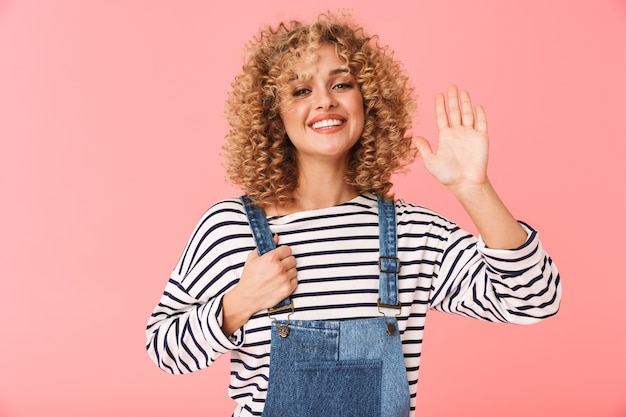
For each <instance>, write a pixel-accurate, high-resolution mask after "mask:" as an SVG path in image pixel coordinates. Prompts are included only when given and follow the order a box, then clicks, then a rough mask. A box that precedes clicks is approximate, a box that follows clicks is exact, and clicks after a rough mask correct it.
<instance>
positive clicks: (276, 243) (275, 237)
mask: <svg viewBox="0 0 626 417" xmlns="http://www.w3.org/2000/svg"><path fill="white" fill-rule="evenodd" d="M274 244H275V245H276V246H278V233H274Z"/></svg>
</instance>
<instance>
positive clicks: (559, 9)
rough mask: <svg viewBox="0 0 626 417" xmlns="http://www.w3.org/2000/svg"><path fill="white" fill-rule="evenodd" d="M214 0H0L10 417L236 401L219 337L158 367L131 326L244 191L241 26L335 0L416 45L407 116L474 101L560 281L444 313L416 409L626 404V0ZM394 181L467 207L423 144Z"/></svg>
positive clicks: (4, 339)
mask: <svg viewBox="0 0 626 417" xmlns="http://www.w3.org/2000/svg"><path fill="white" fill-rule="evenodd" d="M212 3H215V2H213V1H180V2H174V1H165V0H157V1H155V0H111V1H80V0H57V1H54V2H52V1H43V0H42V1H33V0H30V1H29V0H21V1H17V0H13V1H11V0H9V1H5V2H1V1H0V138H1V144H2V148H1V151H0V188H1V189H0V195H1V196H2V197H1V198H2V204H1V209H0V210H1V216H0V222H1V224H0V230H1V233H2V239H1V243H0V245H2V246H1V247H0V265H2V268H3V270H4V272H3V273H2V278H1V280H2V281H1V282H2V286H1V287H0V289H1V290H2V296H1V301H0V415H3V416H9V417H35V416H37V417H39V416H46V417H55V416H59V417H60V416H63V417H79V416H80V417H83V416H90V417H99V416H155V417H158V416H170V415H180V416H187V417H193V416H229V415H230V413H231V411H232V408H233V405H232V402H231V401H230V399H229V398H228V395H227V389H226V386H227V384H228V361H227V358H226V357H225V358H222V359H221V360H220V361H218V362H217V363H216V364H215V365H214V366H213V367H212V368H210V369H208V370H204V371H201V372H198V373H195V374H192V375H185V376H170V375H167V374H165V373H163V372H162V371H160V370H158V369H157V368H156V367H155V366H154V365H153V364H152V362H150V361H149V359H148V357H147V355H146V353H145V349H144V343H145V336H144V327H145V324H146V321H147V318H148V315H149V314H150V312H151V310H152V308H153V306H154V305H155V304H156V302H157V301H158V299H159V296H160V293H161V291H162V290H163V288H164V285H165V282H166V280H167V278H168V276H169V272H170V270H171V269H172V268H173V266H174V264H175V262H176V261H177V258H178V256H179V254H180V253H181V251H182V249H183V246H184V244H185V242H186V240H187V238H188V236H189V234H190V232H191V230H192V228H193V226H194V225H195V223H196V221H197V220H198V218H199V217H200V215H201V214H202V213H203V211H204V210H205V209H206V208H207V207H208V206H209V205H210V204H212V203H213V202H215V201H216V200H218V199H221V198H224V197H230V196H235V195H238V194H239V192H238V191H237V190H235V189H233V188H230V187H229V186H228V185H226V184H225V182H224V180H223V176H224V174H223V170H222V168H221V165H220V164H221V160H220V158H219V155H218V154H219V152H220V146H221V143H222V138H223V135H224V131H225V123H224V120H223V118H222V104H223V101H224V99H225V94H226V91H227V90H228V88H229V85H230V83H231V81H232V79H233V77H234V75H235V73H236V72H238V70H239V67H240V64H241V48H242V46H243V44H244V43H245V42H246V41H247V40H248V39H249V38H250V37H251V36H252V35H253V34H254V33H255V32H256V30H257V28H258V27H259V25H261V24H264V23H274V22H277V21H278V20H280V19H284V18H292V17H298V18H302V17H304V18H308V17H311V16H314V15H316V14H317V13H318V12H320V11H324V10H326V9H328V8H332V9H336V8H338V7H340V8H352V9H353V13H354V16H355V17H356V19H357V20H359V21H361V22H362V23H363V24H364V25H365V26H366V27H367V28H368V29H369V30H370V31H371V32H374V33H378V34H379V35H380V37H381V40H382V42H383V43H386V44H389V45H391V46H392V47H393V48H394V49H395V50H396V55H397V56H398V57H399V58H400V59H402V60H403V61H404V62H405V64H406V68H407V70H408V71H409V73H410V75H411V77H412V80H413V83H414V84H415V86H416V88H417V91H418V93H419V104H420V114H419V115H418V117H417V118H416V127H415V132H416V133H418V134H420V135H424V136H426V137H429V138H433V135H434V133H435V124H434V120H433V109H432V102H433V97H434V95H435V93H436V92H437V91H441V90H443V89H445V88H446V86H447V85H448V84H449V83H458V84H459V85H460V86H461V87H463V88H467V89H469V90H470V91H471V92H472V94H473V97H474V99H475V100H476V102H479V103H482V104H483V105H484V106H485V107H486V109H487V113H488V116H489V121H490V134H491V138H492V143H493V144H492V157H491V166H490V172H491V176H492V179H493V182H494V183H495V184H496V186H497V187H498V189H499V191H500V193H501V194H502V197H503V198H504V199H505V201H506V202H507V203H508V205H509V206H510V208H511V210H512V211H513V212H514V213H515V214H516V216H517V217H518V218H520V219H523V220H526V221H528V222H530V223H531V224H532V225H534V226H535V227H536V228H538V229H539V230H540V231H541V236H542V239H543V242H544V245H545V247H546V248H547V249H548V251H549V252H550V254H551V255H552V257H553V258H554V259H555V260H556V262H557V265H558V266H559V269H560V271H561V274H562V279H563V284H564V299H563V303H562V309H561V312H560V313H559V315H558V316H557V317H555V318H553V319H551V320H548V321H545V322H543V323H540V324H538V325H535V326H529V327H519V326H513V325H492V324H487V323H482V322H478V321H473V320H469V319H463V318H459V317H453V316H448V315H443V314H438V313H433V314H432V315H431V316H430V318H429V324H428V326H427V330H426V335H427V337H426V342H425V346H424V358H423V362H422V364H423V367H422V373H421V382H420V388H419V392H418V405H419V408H418V415H419V416H420V417H435V416H452V415H463V416H470V417H471V416H482V417H487V416H493V417H496V416H508V417H516V416H520V417H521V416H529V415H532V416H564V417H565V416H567V417H577V416H580V417H588V416H594V417H617V416H626V388H625V387H626V360H625V359H624V358H625V356H624V352H626V321H625V319H624V315H625V312H624V305H625V304H626V303H625V297H624V294H625V293H626V277H625V274H624V267H623V263H622V261H623V258H624V246H625V245H624V240H625V236H626V226H625V223H626V222H625V220H624V211H625V210H626V207H625V199H624V179H625V178H626V176H625V169H624V165H625V163H624V154H625V146H624V142H625V141H626V124H625V119H626V105H625V100H626V81H625V80H626V75H625V74H626V3H625V2H624V0H619V1H618V0H596V1H587V0H552V1H551V0H526V1H523V2H509V1H497V0H491V1H489V0H480V1H477V0H472V1H466V0H420V1H413V2H409V1H406V2H404V1H397V0H386V1H383V2H364V1H362V0H343V1H341V0H339V1H338V0H322V1H318V2H310V3H311V4H305V3H300V2H296V1H293V0H290V1H262V2H261V1H220V2H219V3H220V4H219V5H213V4H212ZM313 3H315V4H313ZM364 3H367V4H364ZM396 192H397V194H398V196H400V197H403V198H405V199H407V200H410V201H414V202H418V203H420V204H423V205H426V206H429V207H431V208H434V209H436V210H438V211H440V212H441V213H443V214H445V215H446V216H448V217H451V218H453V219H455V220H457V221H458V222H459V223H460V224H461V225H462V226H464V227H466V228H470V229H471V227H472V226H471V225H470V224H469V221H468V219H467V218H466V217H465V215H464V214H463V213H462V211H461V209H460V207H459V206H458V204H457V203H456V202H455V201H454V200H453V199H452V198H451V197H450V196H449V195H448V194H447V192H446V190H444V189H443V188H442V187H441V186H439V185H438V184H436V183H434V180H432V179H431V178H429V177H428V175H427V174H426V173H425V172H424V169H423V168H422V166H421V162H418V163H417V164H416V165H415V167H414V169H413V170H412V172H411V173H410V174H409V175H408V176H400V177H398V178H397V182H396Z"/></svg>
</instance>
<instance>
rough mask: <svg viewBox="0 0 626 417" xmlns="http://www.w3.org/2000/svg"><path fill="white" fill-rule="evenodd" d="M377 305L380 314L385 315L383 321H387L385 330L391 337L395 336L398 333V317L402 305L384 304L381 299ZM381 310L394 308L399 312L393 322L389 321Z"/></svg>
mask: <svg viewBox="0 0 626 417" xmlns="http://www.w3.org/2000/svg"><path fill="white" fill-rule="evenodd" d="M376 305H378V312H379V313H380V314H382V315H383V320H384V321H385V330H386V331H387V334H388V335H389V336H393V335H394V334H396V331H398V326H397V325H396V324H397V323H398V316H399V315H400V310H401V309H402V305H401V304H400V301H398V304H384V303H382V302H381V301H380V298H379V299H378V300H377V301H376ZM381 308H392V309H394V310H398V312H397V313H396V314H395V315H394V316H393V322H391V323H390V322H388V321H387V315H386V314H385V313H384V312H383V311H382V310H381Z"/></svg>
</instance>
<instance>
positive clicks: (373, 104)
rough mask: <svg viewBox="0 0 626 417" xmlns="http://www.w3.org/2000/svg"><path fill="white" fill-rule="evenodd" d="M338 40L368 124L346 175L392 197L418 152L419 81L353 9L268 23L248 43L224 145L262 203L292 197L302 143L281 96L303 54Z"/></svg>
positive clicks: (234, 176)
mask: <svg viewBox="0 0 626 417" xmlns="http://www.w3.org/2000/svg"><path fill="white" fill-rule="evenodd" d="M325 44H331V45H334V47H335V50H336V51H337V54H338V56H339V57H340V58H341V59H343V60H344V61H345V63H346V65H347V67H348V69H349V70H350V73H351V74H352V75H353V76H354V78H355V79H356V82H357V84H358V86H359V88H360V91H361V94H362V96H363V107H364V112H365V126H364V129H363V133H362V135H361V138H360V139H359V141H358V142H357V143H356V144H355V145H354V147H353V148H352V149H351V154H350V159H349V163H348V168H347V172H346V176H345V181H346V183H347V184H349V185H350V186H352V187H354V189H355V191H357V192H358V193H363V192H371V193H373V194H377V195H381V196H386V197H393V194H391V193H390V191H391V187H392V183H391V176H392V174H394V173H395V172H399V171H401V170H404V169H405V168H406V167H407V166H408V165H409V164H411V163H412V162H413V161H414V159H415V156H416V150H415V146H414V145H413V141H412V138H411V137H410V136H408V135H407V132H408V130H409V129H410V127H411V113H412V112H413V110H414V109H415V101H414V99H413V97H412V94H413V89H412V88H411V87H410V86H409V85H408V76H407V75H406V73H405V71H404V69H403V66H402V64H401V63H400V62H399V61H398V60H396V59H394V57H393V53H392V52H391V51H390V50H389V48H387V47H383V46H380V45H379V44H378V38H377V37H376V36H368V35H367V34H366V33H365V31H364V29H363V28H362V27H360V26H358V25H356V24H354V23H352V22H351V21H350V20H349V18H348V17H346V16H343V17H341V18H339V17H337V16H334V15H332V14H328V13H327V14H322V15H320V16H318V18H317V19H316V20H315V21H314V22H313V23H311V24H305V23H303V22H300V21H292V22H289V23H280V24H279V25H278V26H276V27H271V26H268V27H265V28H263V29H261V31H260V32H259V34H258V35H257V36H255V37H254V38H253V39H252V40H251V41H250V42H249V43H248V45H247V51H248V55H247V57H246V59H245V62H244V65H243V72H242V73H241V74H240V75H238V76H237V77H236V78H235V81H234V82H233V84H232V90H231V92H230V94H229V96H228V99H227V101H226V107H225V116H226V118H227V120H228V123H229V125H230V130H229V131H228V132H227V134H226V143H225V145H224V147H223V150H224V157H225V164H224V165H225V168H226V172H227V179H228V180H229V181H230V182H231V183H233V184H235V185H238V186H239V187H241V189H242V191H243V192H244V193H245V194H247V195H248V196H249V197H250V198H251V199H252V200H253V201H255V203H256V204H259V205H262V206H263V205H272V204H279V205H280V204H285V203H289V202H291V201H292V200H293V194H294V191H295V190H296V188H297V186H298V184H297V178H298V167H297V162H296V149H295V147H294V145H293V144H292V143H291V141H290V140H289V138H288V137H287V135H286V132H285V128H284V126H283V122H282V120H281V117H280V110H279V108H280V102H281V97H286V96H287V95H285V94H284V93H285V91H286V88H287V85H288V81H289V79H290V78H292V77H293V76H294V74H296V70H295V68H296V65H297V64H298V63H301V62H302V57H304V56H311V57H315V56H316V55H315V52H316V50H317V49H319V47H320V46H322V45H325Z"/></svg>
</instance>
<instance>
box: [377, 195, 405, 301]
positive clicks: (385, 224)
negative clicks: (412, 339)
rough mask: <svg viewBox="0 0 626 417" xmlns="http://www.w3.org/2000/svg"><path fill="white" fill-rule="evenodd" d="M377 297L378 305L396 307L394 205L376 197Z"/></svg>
mask: <svg viewBox="0 0 626 417" xmlns="http://www.w3.org/2000/svg"><path fill="white" fill-rule="evenodd" d="M378 229H379V231H378V233H379V238H378V245H379V252H380V253H379V258H378V269H379V270H380V278H379V279H378V297H379V298H380V301H379V302H380V304H383V305H385V306H394V307H395V306H397V305H398V273H399V272H400V260H399V259H398V249H397V235H396V204H395V202H394V201H393V200H385V199H384V198H382V197H380V196H378Z"/></svg>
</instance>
